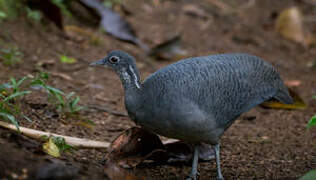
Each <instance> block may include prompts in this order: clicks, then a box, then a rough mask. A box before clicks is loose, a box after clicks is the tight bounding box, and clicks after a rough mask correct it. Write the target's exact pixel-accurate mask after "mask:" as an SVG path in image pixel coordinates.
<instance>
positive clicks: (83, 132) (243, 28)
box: [0, 0, 316, 179]
mask: <svg viewBox="0 0 316 180" xmlns="http://www.w3.org/2000/svg"><path fill="white" fill-rule="evenodd" d="M124 2H125V1H124ZM154 2H158V1H145V0H134V1H126V4H125V6H126V8H127V9H128V10H129V11H130V12H132V14H131V15H128V16H126V17H125V18H126V19H127V20H128V21H129V22H130V23H131V24H132V26H133V27H134V29H135V31H136V33H137V34H138V36H139V37H140V39H142V40H143V41H144V42H146V43H147V44H149V45H150V46H151V47H152V46H154V45H156V44H158V43H160V42H163V41H165V40H166V39H169V38H170V37H172V36H174V35H175V34H178V33H180V34H181V37H182V45H183V47H184V48H185V49H186V50H187V51H188V54H189V55H190V56H199V55H208V54H216V53H231V52H245V53H250V54H254V55H257V56H259V57H262V58H263V59H265V60H267V61H269V62H271V63H272V64H273V65H274V66H275V67H276V68H277V69H278V71H279V72H280V74H281V76H282V78H283V79H284V80H286V81H288V80H299V81H301V85H299V86H297V87H295V88H294V90H295V91H296V92H297V93H298V94H299V95H300V96H301V97H302V98H303V99H304V100H305V102H306V103H307V104H308V107H307V108H306V109H304V110H277V109H263V108H261V107H256V108H254V109H252V110H251V111H250V112H247V113H245V114H244V115H242V116H241V117H240V118H239V119H238V120H237V121H236V122H235V123H234V124H233V125H232V127H231V128H229V130H228V131H227V132H226V133H225V134H224V135H223V137H222V140H221V144H222V148H221V160H222V171H223V176H224V177H225V178H226V179H297V178H298V177H300V176H302V175H303V174H304V173H306V172H308V171H309V170H311V169H316V148H315V147H316V144H315V139H316V129H314V128H312V129H311V130H309V131H307V130H306V124H307V122H308V120H309V119H310V117H311V116H312V115H314V114H315V112H316V100H315V99H312V98H311V97H312V96H313V95H316V86H315V85H316V78H315V77H316V69H315V68H316V67H315V66H314V67H309V66H308V65H307V64H308V63H310V62H314V63H315V62H316V59H315V58H316V47H315V46H314V47H309V48H307V47H303V46H302V45H300V44H297V43H294V42H291V41H289V40H286V39H283V38H282V37H281V36H280V35H279V34H277V33H276V32H275V29H274V22H275V18H276V16H277V15H278V14H279V13H280V12H281V11H282V10H283V9H285V8H287V7H290V6H297V7H299V8H300V10H301V11H302V14H303V15H305V16H306V17H316V6H315V5H312V4H310V3H307V1H303V0H288V1H274V0H258V1H255V4H254V5H252V6H250V7H248V8H244V9H240V10H239V11H236V12H235V13H224V12H222V10H220V9H218V8H215V7H214V6H212V5H211V4H210V3H209V1H207V0H199V1H193V0H190V1H184V0H177V1H161V2H160V3H159V4H156V5H155V3H154ZM228 2H230V1H228ZM245 3H246V2H245V1H241V0H240V1H236V3H235V6H236V8H238V7H241V6H242V5H243V4H245ZM187 5H191V6H192V5H193V6H195V7H197V8H198V9H200V10H203V13H204V16H202V17H201V16H194V15H190V14H188V13H186V11H185V10H184V7H185V6H187ZM310 19H311V18H310ZM66 24H67V25H77V26H79V27H80V28H82V29H84V30H86V31H89V32H91V33H92V34H94V35H96V36H97V37H98V38H99V40H100V42H101V43H100V44H95V43H91V40H90V37H89V36H88V35H86V34H80V33H74V34H72V35H65V34H64V32H61V31H60V30H59V29H58V28H56V27H55V26H54V25H53V24H52V23H49V22H48V23H45V24H36V23H32V22H29V21H27V20H26V19H25V18H23V17H21V18H19V19H17V20H14V21H5V22H2V23H0V41H1V44H0V45H1V47H8V45H14V46H17V47H19V49H20V51H21V52H23V54H24V55H23V58H22V60H23V61H22V62H21V63H20V64H18V65H16V66H14V67H7V66H4V65H2V64H0V69H1V71H0V83H4V82H7V81H8V79H9V78H10V77H16V78H20V77H23V76H26V75H30V74H32V75H34V74H35V73H36V72H38V71H39V68H38V65H39V62H41V63H44V65H43V66H42V68H43V69H42V70H44V71H46V72H50V73H51V79H50V81H49V84H50V85H52V86H53V87H56V88H59V89H62V90H63V91H65V92H72V91H74V92H76V94H78V95H79V96H80V98H81V101H80V104H81V105H83V106H88V105H95V106H99V107H103V106H106V107H109V108H112V109H114V110H117V111H121V112H124V111H125V109H124V102H123V96H124V92H123V89H122V86H121V83H120V81H119V79H118V77H117V76H116V75H115V74H114V73H113V72H112V71H111V70H108V69H103V68H91V67H89V66H88V63H89V62H92V61H93V60H96V59H99V58H101V57H103V56H105V55H106V53H107V52H108V51H110V50H113V49H121V50H124V51H127V52H129V53H131V54H132V55H134V56H135V58H136V60H137V64H138V66H139V70H140V72H141V76H142V78H145V77H146V76H148V75H149V74H150V73H152V72H154V71H155V70H157V69H158V68H160V67H163V66H166V65H167V64H170V63H172V62H173V61H156V60H153V59H149V60H150V61H151V62H152V64H153V67H151V66H149V65H148V64H147V63H144V60H145V58H147V57H146V56H145V55H144V52H143V51H142V50H141V49H140V48H138V47H136V46H134V45H132V44H128V43H125V42H121V41H119V40H116V39H114V38H112V37H110V36H108V35H104V34H102V33H101V32H100V31H99V30H98V28H97V27H94V26H91V25H90V24H88V23H84V22H78V21H76V20H75V19H70V20H67V23H66ZM305 25H306V29H308V30H309V31H310V32H311V33H312V34H314V36H316V24H315V21H306V22H305ZM60 54H66V55H67V56H71V57H75V58H76V59H77V60H78V62H77V63H75V64H63V63H61V62H60V61H59V55H60ZM65 75H67V77H68V76H69V77H70V78H67V77H66V78H65ZM22 107H23V111H24V112H25V114H26V115H27V116H28V117H30V118H31V119H32V120H33V122H32V123H29V122H27V121H26V120H23V119H21V120H20V124H21V126H25V127H28V128H34V129H38V130H43V131H49V132H54V133H58V134H63V135H68V136H75V137H84V138H88V139H94V140H101V141H109V142H111V141H112V140H113V139H114V138H115V137H117V136H118V135H119V134H120V133H121V132H123V131H124V130H125V129H127V128H129V127H132V126H134V123H133V122H132V121H131V120H130V119H129V118H127V117H118V116H115V115H111V114H108V113H105V112H99V111H92V110H89V111H83V112H82V113H81V115H80V118H81V119H88V120H91V121H93V122H94V123H95V125H94V126H87V125H85V123H82V122H83V120H80V118H78V117H76V118H65V116H64V115H61V114H60V113H57V112H56V110H55V109H54V108H53V107H52V106H51V105H49V104H48V105H47V101H46V97H45V96H43V94H41V93H32V94H31V95H28V96H27V97H26V98H25V99H24V100H23V105H22ZM105 153H106V150H95V149H92V150H91V149H79V150H76V151H74V152H73V153H66V154H64V155H63V156H62V157H61V158H58V159H57V160H56V159H55V158H52V157H50V156H48V155H46V154H45V153H43V152H42V150H41V144H40V143H38V142H36V141H34V140H31V139H29V138H26V137H23V136H21V135H19V134H17V133H13V132H11V131H8V130H5V129H2V128H0V179H14V178H15V177H16V176H18V177H20V179H23V178H25V179H34V177H35V176H36V174H38V171H39V170H40V169H41V168H43V167H45V166H48V165H49V164H51V163H52V162H56V161H58V162H61V163H65V164H66V165H69V166H74V169H75V170H77V175H78V176H77V177H75V178H74V179H104V178H107V177H106V175H105V173H104V167H103V165H102V163H101V160H102V158H103V157H104V155H105ZM190 168H191V167H190V166H189V165H177V166H170V165H163V164H162V165H152V166H142V165H141V166H139V167H136V168H134V169H132V170H130V171H131V173H133V174H135V175H137V176H141V177H145V178H147V179H185V177H186V175H188V174H189V172H190ZM199 173H200V179H210V178H211V179H214V178H215V177H216V166H215V161H209V162H202V163H199Z"/></svg>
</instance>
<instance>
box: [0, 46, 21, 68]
mask: <svg viewBox="0 0 316 180" xmlns="http://www.w3.org/2000/svg"><path fill="white" fill-rule="evenodd" d="M22 55H23V53H21V52H20V51H19V48H17V47H9V48H7V49H5V48H4V49H0V59H1V60H3V64H4V65H6V66H13V65H15V64H17V63H19V62H21V57H22Z"/></svg>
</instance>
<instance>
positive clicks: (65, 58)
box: [60, 55, 77, 64]
mask: <svg viewBox="0 0 316 180" xmlns="http://www.w3.org/2000/svg"><path fill="white" fill-rule="evenodd" d="M60 61H61V62H62V63H66V64H73V63H76V62H77V60H76V59H75V58H73V57H68V56H65V55H61V56H60Z"/></svg>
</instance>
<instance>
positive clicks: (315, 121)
mask: <svg viewBox="0 0 316 180" xmlns="http://www.w3.org/2000/svg"><path fill="white" fill-rule="evenodd" d="M312 126H316V114H315V115H314V116H313V117H312V118H311V119H310V120H309V122H308V123H307V129H309V128H311V127H312Z"/></svg>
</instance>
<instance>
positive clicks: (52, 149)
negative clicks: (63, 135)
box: [43, 137, 60, 157]
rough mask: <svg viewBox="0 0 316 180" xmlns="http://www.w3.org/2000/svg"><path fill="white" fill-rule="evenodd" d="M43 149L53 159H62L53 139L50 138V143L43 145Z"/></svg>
mask: <svg viewBox="0 0 316 180" xmlns="http://www.w3.org/2000/svg"><path fill="white" fill-rule="evenodd" d="M43 149H44V151H45V152H46V153H47V154H49V155H51V156H53V157H60V152H59V148H58V147H57V145H56V144H55V143H54V140H53V138H52V137H51V138H49V139H48V141H47V142H45V143H44V144H43Z"/></svg>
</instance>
